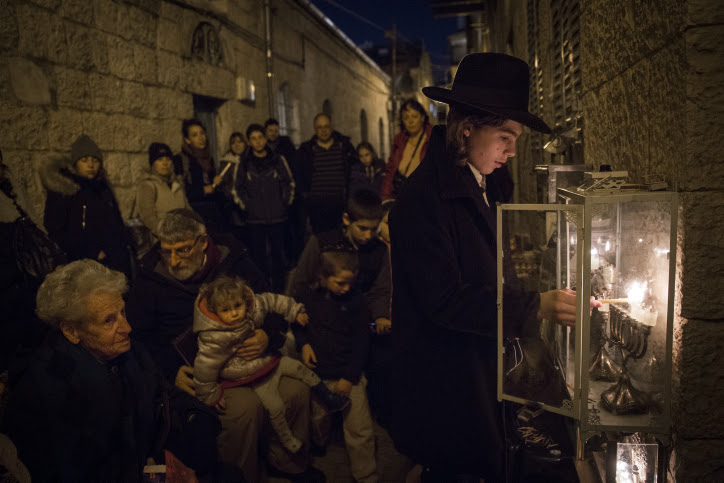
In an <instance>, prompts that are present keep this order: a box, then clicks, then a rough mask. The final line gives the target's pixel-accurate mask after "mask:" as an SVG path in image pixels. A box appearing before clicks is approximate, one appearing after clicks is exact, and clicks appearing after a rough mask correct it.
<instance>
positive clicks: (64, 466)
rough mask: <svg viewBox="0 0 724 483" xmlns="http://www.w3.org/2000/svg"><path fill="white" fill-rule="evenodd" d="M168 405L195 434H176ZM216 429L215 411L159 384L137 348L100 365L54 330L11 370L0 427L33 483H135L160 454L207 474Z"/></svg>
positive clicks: (150, 363)
mask: <svg viewBox="0 0 724 483" xmlns="http://www.w3.org/2000/svg"><path fill="white" fill-rule="evenodd" d="M168 404H171V406H172V407H174V408H179V409H180V408H181V407H184V408H188V409H189V410H193V411H194V413H195V414H194V417H195V421H196V424H198V425H199V426H197V427H196V428H193V429H197V430H199V431H198V432H194V433H193V434H192V433H185V434H182V433H177V432H174V427H173V424H172V423H171V422H170V418H169V417H168V416H166V415H165V411H164V405H168ZM179 414H182V413H179ZM169 424H170V425H169ZM191 426H195V425H189V426H187V428H186V429H187V430H188V429H191ZM219 428H220V425H219V422H218V419H217V418H216V415H215V414H213V412H210V411H208V410H207V409H205V408H204V407H203V404H202V403H200V402H199V401H197V400H196V398H194V397H192V396H189V395H187V394H186V393H184V392H182V391H181V390H179V389H176V388H175V387H173V386H171V385H170V384H169V383H168V382H166V381H165V380H164V378H163V377H162V375H161V373H160V372H159V371H158V368H157V367H156V366H155V364H153V361H152V359H151V358H150V356H149V355H148V353H147V352H146V351H145V350H143V348H142V347H139V346H138V345H135V344H134V345H132V347H131V350H129V351H128V352H126V353H125V354H121V355H120V356H118V357H116V358H115V359H113V360H112V361H107V362H101V361H99V360H98V359H96V358H95V357H93V355H91V354H90V352H88V351H87V350H86V349H85V348H83V347H82V346H81V345H74V344H72V343H70V342H69V341H68V340H67V339H66V338H65V336H63V334H62V333H60V332H59V331H51V333H50V334H49V335H48V338H47V339H46V340H45V341H44V342H43V344H42V345H41V346H40V347H39V348H38V350H37V351H36V352H34V353H33V354H32V355H30V356H29V357H27V358H26V359H22V360H20V359H19V360H17V361H16V363H15V364H14V365H13V367H11V369H10V400H9V402H8V406H7V409H6V411H5V415H4V420H3V424H2V428H1V429H2V431H3V432H4V433H6V434H7V435H8V436H10V437H11V438H12V440H13V442H14V443H15V445H16V446H17V448H18V456H19V458H20V459H21V461H23V462H24V463H25V464H26V465H27V467H28V470H29V471H30V473H31V475H32V477H33V481H55V482H81V481H88V482H90V481H98V482H101V481H102V482H108V483H113V482H118V483H126V482H139V483H140V482H141V481H142V479H143V475H142V473H143V467H144V465H145V464H146V458H148V457H150V456H153V457H154V458H157V459H158V458H159V456H160V450H161V449H162V448H167V449H170V450H172V452H174V454H175V455H176V456H177V457H179V458H180V459H181V460H182V461H183V462H184V463H185V464H186V465H187V466H190V467H193V468H196V469H200V468H201V467H205V468H206V469H208V468H209V466H210V465H212V464H213V463H214V461H215V459H216V453H215V448H214V441H215V438H216V434H217V433H218V430H219ZM189 436H192V437H191V438H189ZM187 438H189V439H187ZM183 440H185V443H184V442H182V441H183ZM196 445H198V446H196ZM209 447H210V448H211V449H206V448H209Z"/></svg>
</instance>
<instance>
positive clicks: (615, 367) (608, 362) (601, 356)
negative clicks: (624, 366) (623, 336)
mask: <svg viewBox="0 0 724 483" xmlns="http://www.w3.org/2000/svg"><path fill="white" fill-rule="evenodd" d="M598 313H599V314H600V315H601V318H602V320H603V323H602V324H601V334H600V336H599V338H598V350H597V351H596V353H595V354H594V356H593V357H592V358H591V366H590V367H589V368H588V374H589V375H590V377H591V379H592V380H594V381H611V382H615V381H616V380H618V375H619V374H620V373H621V366H620V365H619V364H618V362H616V361H615V360H613V359H612V358H611V356H609V355H608V351H607V350H606V341H607V340H608V337H606V325H608V321H609V318H610V316H609V311H608V310H606V311H604V310H601V309H599V311H598Z"/></svg>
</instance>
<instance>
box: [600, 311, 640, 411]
mask: <svg viewBox="0 0 724 483" xmlns="http://www.w3.org/2000/svg"><path fill="white" fill-rule="evenodd" d="M618 305H619V304H610V321H609V326H610V336H608V337H606V340H607V341H608V342H609V343H610V344H612V345H613V346H615V347H619V348H620V349H621V353H622V354H624V352H625V354H624V356H623V362H622V363H621V372H620V373H619V375H618V379H617V382H616V384H614V385H613V386H611V387H610V388H608V389H607V390H606V391H604V392H603V393H602V394H601V405H602V406H603V407H604V408H605V409H607V410H609V411H611V412H613V413H615V414H617V415H621V414H641V413H645V412H646V411H648V409H649V396H648V394H646V393H645V392H643V391H640V390H638V389H636V388H635V387H634V386H633V384H632V383H631V378H630V377H629V374H628V370H627V369H626V364H627V363H628V361H629V359H634V360H637V359H641V358H642V357H643V356H644V355H645V354H646V350H647V348H648V338H649V334H650V333H651V327H650V326H648V325H644V324H642V323H641V322H639V321H638V320H636V319H635V318H633V317H631V314H630V312H629V311H628V310H626V309H624V308H623V307H619V306H618ZM621 305H622V306H623V304H621ZM625 305H626V306H628V304H625Z"/></svg>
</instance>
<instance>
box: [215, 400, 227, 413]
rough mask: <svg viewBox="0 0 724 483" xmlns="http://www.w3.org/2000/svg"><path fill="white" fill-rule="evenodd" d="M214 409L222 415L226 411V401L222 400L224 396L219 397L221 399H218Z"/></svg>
mask: <svg viewBox="0 0 724 483" xmlns="http://www.w3.org/2000/svg"><path fill="white" fill-rule="evenodd" d="M214 407H215V408H216V410H217V411H219V412H220V413H224V412H225V411H226V399H224V396H221V399H219V402H217V403H216V405H215V406H214Z"/></svg>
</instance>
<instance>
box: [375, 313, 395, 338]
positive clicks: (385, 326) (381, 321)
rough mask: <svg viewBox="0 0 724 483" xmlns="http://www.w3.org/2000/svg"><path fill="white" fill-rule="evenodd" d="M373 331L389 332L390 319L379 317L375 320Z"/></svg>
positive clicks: (390, 328) (390, 326)
mask: <svg viewBox="0 0 724 483" xmlns="http://www.w3.org/2000/svg"><path fill="white" fill-rule="evenodd" d="M374 329H375V332H377V333H378V334H389V333H390V331H391V330H392V321H391V320H390V319H388V318H385V317H380V318H378V319H376V320H375V327H374Z"/></svg>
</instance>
